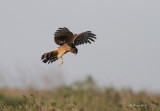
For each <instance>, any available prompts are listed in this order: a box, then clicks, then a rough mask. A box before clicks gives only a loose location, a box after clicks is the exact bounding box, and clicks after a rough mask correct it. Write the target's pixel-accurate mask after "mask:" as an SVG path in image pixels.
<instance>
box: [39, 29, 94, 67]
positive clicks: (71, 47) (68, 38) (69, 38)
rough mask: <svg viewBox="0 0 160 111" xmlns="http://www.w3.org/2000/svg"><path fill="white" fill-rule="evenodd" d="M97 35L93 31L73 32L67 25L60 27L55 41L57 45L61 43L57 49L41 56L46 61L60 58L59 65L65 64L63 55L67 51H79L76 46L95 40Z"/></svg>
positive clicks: (49, 61)
mask: <svg viewBox="0 0 160 111" xmlns="http://www.w3.org/2000/svg"><path fill="white" fill-rule="evenodd" d="M95 36H96V35H95V34H93V33H92V32H91V31H86V32H82V33H80V34H73V33H72V32H70V31H69V30H68V29H67V28H66V27H64V28H59V29H58V30H57V31H56V32H55V34H54V41H55V43H56V44H57V45H60V47H58V48H57V49H55V50H53V51H51V52H48V53H44V54H43V55H42V57H41V59H42V60H43V62H44V63H47V62H48V64H49V63H52V62H54V61H56V60H58V59H60V63H59V65H60V66H61V65H62V64H63V58H62V56H63V55H64V54H65V53H67V52H72V53H73V54H77V53H78V49H77V48H76V47H75V46H77V45H81V44H84V43H90V44H91V41H93V42H94V39H96V37H95Z"/></svg>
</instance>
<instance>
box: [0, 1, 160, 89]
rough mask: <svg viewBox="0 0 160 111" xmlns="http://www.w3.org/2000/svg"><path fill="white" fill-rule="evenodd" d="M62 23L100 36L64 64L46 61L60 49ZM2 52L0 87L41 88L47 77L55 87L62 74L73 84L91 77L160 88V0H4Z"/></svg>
mask: <svg viewBox="0 0 160 111" xmlns="http://www.w3.org/2000/svg"><path fill="white" fill-rule="evenodd" d="M59 27H67V28H68V29H69V30H70V31H72V32H73V33H81V32H83V31H88V30H90V31H92V32H93V33H95V34H96V35H97V40H96V42H95V43H93V44H91V45H90V44H86V45H81V46H78V47H77V48H78V49H79V52H78V55H77V56H75V55H73V54H72V53H67V54H66V55H64V57H63V59H64V64H63V65H62V67H59V65H58V64H59V61H56V62H55V63H52V64H49V65H47V64H44V63H42V62H41V60H40V58H41V55H42V54H43V53H45V52H48V51H51V50H54V49H55V48H57V47H58V45H56V44H55V43H54V37H53V35H54V32H55V31H56V30H57V29H58V28H59ZM0 51H1V52H0V54H1V55H0V56H1V58H0V71H1V72H0V87H4V86H7V87H25V85H26V86H32V85H33V86H34V85H35V86H34V87H36V88H37V87H40V88H41V87H45V85H44V84H43V83H41V84H40V82H39V81H41V80H43V79H44V77H47V78H48V79H45V80H46V81H47V82H48V81H52V83H53V86H54V85H56V84H58V83H57V82H54V81H56V78H60V79H59V80H58V81H59V82H60V83H67V84H70V83H72V82H73V81H76V80H82V79H84V78H85V77H86V76H87V75H91V76H92V77H93V78H94V79H95V80H96V81H97V83H98V84H99V85H100V86H110V85H112V86H114V87H116V88H123V87H130V88H133V90H135V91H137V90H143V89H146V90H148V91H153V92H160V85H159V84H160V1H159V0H132V1H131V0H0ZM48 72H49V73H51V74H52V73H55V72H58V74H53V75H51V74H48ZM47 74H48V75H47ZM52 78H53V80H52ZM24 81H25V85H24V84H22V83H23V82H24ZM31 83H32V84H31ZM46 84H47V83H46ZM50 87H52V86H50Z"/></svg>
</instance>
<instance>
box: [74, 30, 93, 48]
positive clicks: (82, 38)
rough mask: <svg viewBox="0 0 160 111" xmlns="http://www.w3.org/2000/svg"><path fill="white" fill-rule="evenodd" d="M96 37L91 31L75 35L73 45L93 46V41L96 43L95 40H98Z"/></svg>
mask: <svg viewBox="0 0 160 111" xmlns="http://www.w3.org/2000/svg"><path fill="white" fill-rule="evenodd" d="M95 36H96V35H95V34H93V33H92V32H91V31H86V32H82V33H80V34H78V35H75V36H74V37H73V40H72V41H73V43H74V45H75V46H77V45H81V44H84V43H90V44H91V41H92V42H94V39H96V37H95Z"/></svg>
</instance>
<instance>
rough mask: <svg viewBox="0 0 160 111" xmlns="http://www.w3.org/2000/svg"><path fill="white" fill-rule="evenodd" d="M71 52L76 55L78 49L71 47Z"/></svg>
mask: <svg viewBox="0 0 160 111" xmlns="http://www.w3.org/2000/svg"><path fill="white" fill-rule="evenodd" d="M71 52H72V53H73V54H75V55H76V54H77V53H78V49H77V48H76V47H74V48H72V49H71Z"/></svg>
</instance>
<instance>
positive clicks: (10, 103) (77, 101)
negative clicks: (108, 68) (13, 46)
mask: <svg viewBox="0 0 160 111" xmlns="http://www.w3.org/2000/svg"><path fill="white" fill-rule="evenodd" d="M0 111H160V95H158V94H157V95H155V94H148V93H146V92H138V93H134V92H133V91H131V90H125V89H122V90H115V89H113V88H105V89H101V88H99V87H97V85H96V84H95V82H94V81H93V80H92V78H91V77H88V78H87V79H86V80H85V81H82V82H75V83H74V84H72V85H71V86H64V87H61V88H57V89H55V90H53V91H35V90H16V89H1V90H0Z"/></svg>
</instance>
